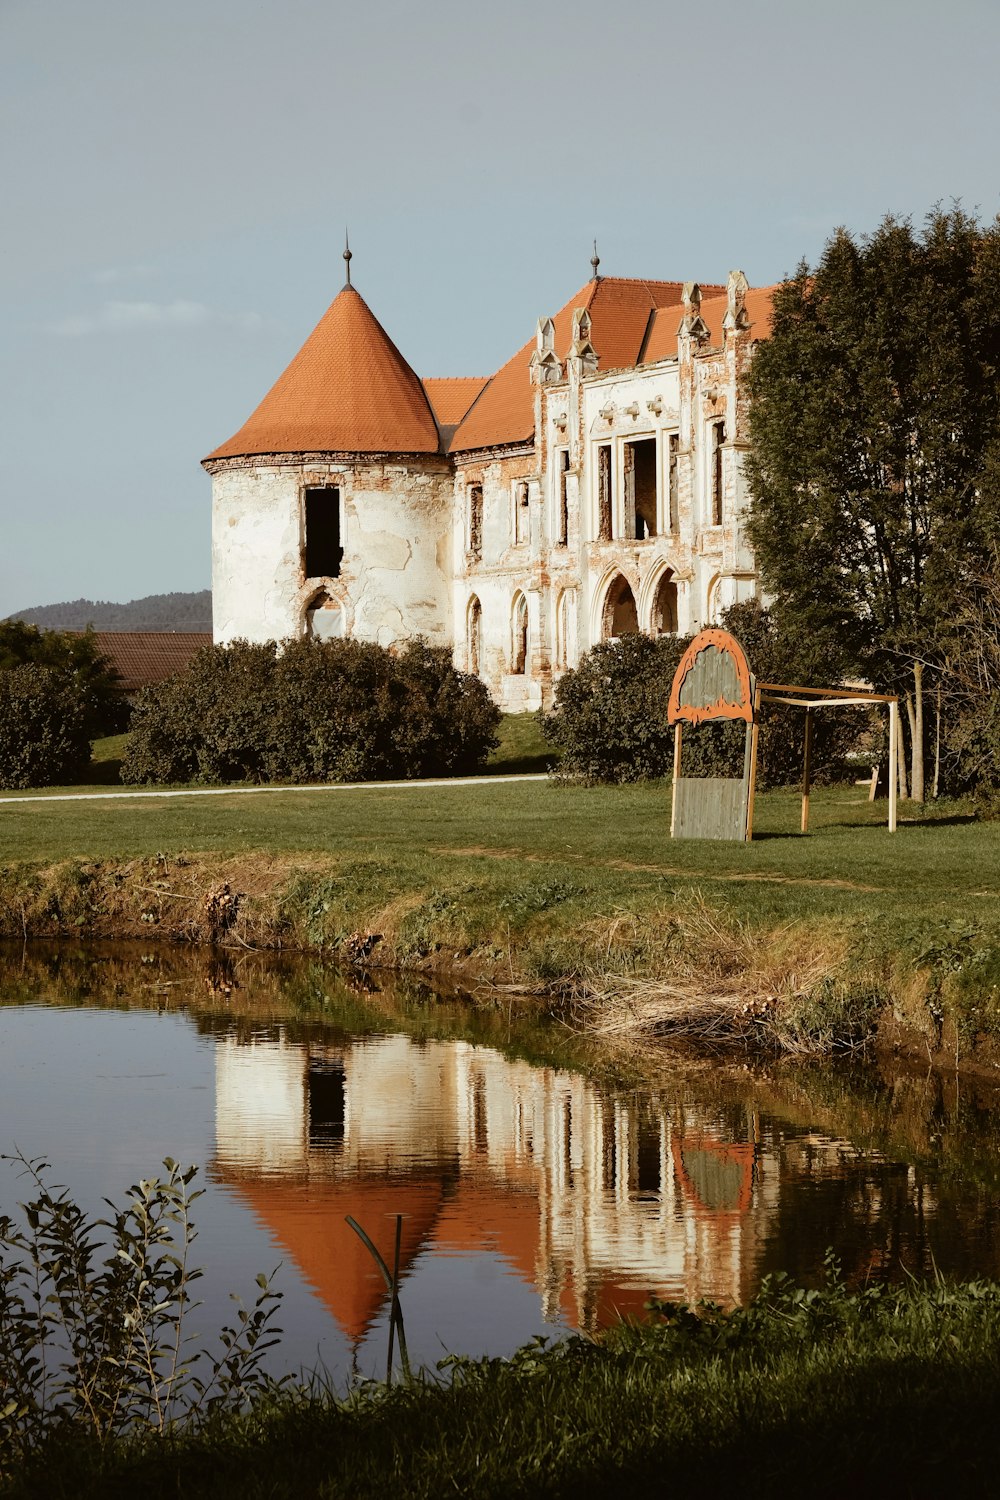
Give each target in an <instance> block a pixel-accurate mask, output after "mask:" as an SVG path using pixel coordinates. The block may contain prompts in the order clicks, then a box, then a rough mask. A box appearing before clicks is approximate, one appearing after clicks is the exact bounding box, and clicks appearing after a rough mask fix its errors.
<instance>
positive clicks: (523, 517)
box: [514, 479, 531, 546]
mask: <svg viewBox="0 0 1000 1500" xmlns="http://www.w3.org/2000/svg"><path fill="white" fill-rule="evenodd" d="M530 532H531V524H530V511H529V508H528V484H527V481H526V480H524V479H521V480H519V481H518V483H517V485H516V487H515V489H514V544H515V546H521V544H522V543H523V542H527V541H530V540H531V535H530Z"/></svg>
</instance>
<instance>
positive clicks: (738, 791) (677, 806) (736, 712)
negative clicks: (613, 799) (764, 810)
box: [667, 629, 899, 841]
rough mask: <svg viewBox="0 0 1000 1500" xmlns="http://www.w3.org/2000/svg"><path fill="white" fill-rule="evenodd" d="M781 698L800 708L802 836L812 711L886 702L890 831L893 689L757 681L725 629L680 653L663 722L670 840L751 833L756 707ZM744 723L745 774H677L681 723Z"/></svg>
mask: <svg viewBox="0 0 1000 1500" xmlns="http://www.w3.org/2000/svg"><path fill="white" fill-rule="evenodd" d="M763 703H779V704H784V705H786V706H788V707H789V708H802V709H805V715H806V732H805V747H804V754H803V766H802V819H801V829H802V832H803V833H807V832H808V831H809V792H810V783H811V777H812V728H813V724H812V716H813V714H814V713H815V711H816V710H817V709H819V708H856V707H862V706H864V705H866V704H872V703H884V704H885V705H886V706H887V708H888V710H889V832H890V833H895V831H896V760H897V754H898V743H899V699H898V698H897V697H896V696H895V695H894V694H889V693H870V692H867V691H865V690H863V689H860V688H846V689H845V688H808V687H798V686H795V685H792V684H789V683H783V682H757V681H756V679H755V678H754V677H753V675H752V673H751V671H750V668H749V665H748V663H747V659H746V656H745V655H744V652H743V648H742V647H741V646H740V644H739V642H738V641H737V640H736V639H735V637H734V636H731V635H729V634H728V632H726V631H724V630H715V629H711V630H702V631H701V632H700V633H699V634H698V635H696V636H695V638H694V640H693V641H692V642H691V644H690V645H689V646H688V648H687V650H686V651H685V653H684V655H683V656H682V657H681V660H680V663H679V664H678V667H677V671H676V673H675V674H674V681H673V685H672V687H671V691H670V704H669V707H668V710H667V722H668V723H670V724H672V725H673V726H674V775H673V782H672V786H671V800H670V837H671V838H715V839H735V840H741V841H749V840H750V839H752V838H753V809H754V796H755V792H756V786H757V740H758V734H759V716H760V708H761V705H762V704H763ZM720 719H723V720H724V719H728V720H742V721H743V722H744V723H745V724H746V740H745V745H744V756H743V775H742V776H740V777H724V776H709V777H685V776H682V775H681V754H682V746H683V727H682V726H683V724H684V723H689V724H692V725H695V724H704V723H707V722H710V721H712V720H720Z"/></svg>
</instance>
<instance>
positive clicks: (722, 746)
mask: <svg viewBox="0 0 1000 1500" xmlns="http://www.w3.org/2000/svg"><path fill="white" fill-rule="evenodd" d="M722 623H723V627H724V628H725V629H726V630H728V631H729V632H730V633H731V634H732V635H734V636H735V637H736V639H737V640H738V641H739V642H740V645H741V646H742V647H743V649H744V651H745V652H746V655H747V660H748V661H749V663H750V670H751V671H752V672H753V673H754V674H755V675H756V676H757V677H758V678H759V679H761V680H763V681H766V682H792V683H798V684H802V685H804V686H811V687H825V686H827V685H828V684H829V683H830V682H831V681H836V673H835V670H834V669H833V667H832V665H831V663H829V662H825V661H824V654H823V652H822V651H821V650H819V649H817V648H814V649H813V650H812V651H811V652H805V651H802V650H801V649H799V648H798V643H797V642H789V641H788V640H786V639H785V638H784V637H783V636H782V634H781V633H780V631H779V630H778V628H777V626H776V624H775V622H774V620H773V619H772V617H771V615H770V614H769V612H768V611H767V610H766V609H764V608H762V607H761V605H760V604H759V603H758V602H757V601H756V600H752V601H750V602H748V603H746V604H737V605H734V606H733V607H732V608H730V609H728V610H726V611H725V613H724V615H723V620H722ZM690 640H691V638H690V637H681V636H660V637H659V639H657V640H652V639H650V637H649V636H645V635H626V636H621V637H619V639H618V640H616V641H607V642H604V643H602V644H601V645H598V646H594V647H593V648H592V649H591V650H590V651H588V652H587V654H586V655H585V656H584V657H583V659H582V660H581V662H580V665H579V666H578V667H577V668H576V669H575V670H574V671H571V672H567V673H566V674H565V675H564V676H563V677H562V678H560V680H559V684H558V686H557V688H556V694H555V702H554V704H553V707H552V709H551V710H550V711H549V712H548V713H547V714H543V715H542V720H541V722H542V730H543V733H544V735H545V738H546V739H547V740H548V741H549V743H550V744H552V745H555V746H557V747H558V748H559V749H560V750H561V751H562V752H563V755H562V760H561V762H560V765H559V773H560V775H563V776H569V777H576V778H580V779H582V780H584V781H590V782H626V781H641V780H645V779H647V778H650V777H656V776H667V775H669V774H670V772H671V770H672V768H673V754H674V749H673V747H674V731H673V728H672V726H671V725H669V724H668V723H667V707H668V704H669V702H670V689H671V686H672V683H673V679H674V673H675V672H676V670H677V666H678V663H679V662H680V659H681V656H682V655H683V653H684V651H685V650H686V649H687V647H688V645H689V644H690ZM824 665H825V666H826V670H824ZM802 717H803V716H802V712H801V710H799V711H796V710H795V709H788V708H779V707H765V708H764V710H763V711H762V713H761V716H760V740H759V745H758V774H757V782H758V786H761V787H768V786H780V785H783V784H785V783H786V782H788V781H797V780H798V779H799V777H801V775H802V750H803V733H804V726H803V723H802ZM867 727H868V716H867V713H866V711H865V710H860V711H855V710H844V709H834V710H831V711H830V712H829V713H827V714H817V715H816V716H815V723H814V731H813V754H812V765H813V779H814V781H816V782H824V781H832V780H834V779H836V778H837V777H838V776H842V775H843V774H844V757H845V755H846V753H847V752H848V751H849V750H850V749H851V748H852V746H853V745H854V744H855V743H856V742H857V741H858V737H859V735H860V734H861V733H862V732H863V731H864V730H866V729H867ZM745 746H746V731H745V726H744V724H743V723H742V722H731V721H728V722H726V721H724V722H715V723H708V724H700V725H698V726H697V727H693V726H691V725H688V724H685V725H684V774H685V775H686V776H741V775H742V774H743V763H744V755H745Z"/></svg>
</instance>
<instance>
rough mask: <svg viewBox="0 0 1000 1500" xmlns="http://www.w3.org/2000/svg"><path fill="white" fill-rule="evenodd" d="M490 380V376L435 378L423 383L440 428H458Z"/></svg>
mask: <svg viewBox="0 0 1000 1500" xmlns="http://www.w3.org/2000/svg"><path fill="white" fill-rule="evenodd" d="M488 379H489V376H488V375H455V376H441V377H440V378H438V377H435V378H433V379H431V380H425V381H424V382H423V387H424V390H425V391H426V392H427V399H428V401H429V402H430V403H431V409H432V410H433V412H434V415H435V417H436V418H437V422H438V426H439V427H457V426H458V424H459V422H461V420H462V418H463V417H464V416H465V414H466V412H467V411H468V410H469V407H470V406H471V405H472V403H473V401H475V399H476V397H477V396H478V395H479V393H480V391H481V390H482V388H483V386H484V385H485V384H486V382H487V380H488Z"/></svg>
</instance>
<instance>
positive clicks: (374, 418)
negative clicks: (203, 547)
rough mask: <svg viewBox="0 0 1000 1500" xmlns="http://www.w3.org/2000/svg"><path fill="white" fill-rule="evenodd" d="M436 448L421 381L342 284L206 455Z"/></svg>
mask: <svg viewBox="0 0 1000 1500" xmlns="http://www.w3.org/2000/svg"><path fill="white" fill-rule="evenodd" d="M439 450H440V438H439V436H438V430H437V425H436V423H435V421H434V414H433V412H432V411H431V406H430V402H429V401H428V399H427V394H426V392H425V390H424V387H423V386H422V385H421V383H420V381H419V379H418V378H417V376H416V375H415V374H414V372H413V371H412V370H411V369H410V366H409V365H408V364H407V363H406V360H405V359H404V358H403V356H402V355H401V354H400V352H399V350H398V349H397V348H396V346H395V344H394V343H393V342H392V340H391V339H390V338H389V335H388V334H387V333H386V331H385V329H384V328H383V327H382V325H381V324H380V323H379V321H378V319H377V318H376V317H375V315H374V313H373V312H372V311H371V309H370V308H369V307H368V305H367V303H366V302H365V301H364V299H363V298H362V297H361V296H359V294H358V293H357V292H356V291H355V290H354V288H353V287H351V286H345V287H344V288H343V290H342V291H341V292H340V293H339V294H338V295H337V296H336V297H335V298H334V300H333V302H332V303H331V304H330V306H329V307H328V308H327V310H326V312H325V313H324V314H323V317H322V318H321V319H320V321H319V322H318V323H317V325H316V327H315V328H314V329H313V331H312V333H311V334H310V335H309V337H308V338H307V339H306V341H305V343H304V344H303V345H302V348H301V349H300V350H299V352H298V354H296V356H295V358H294V359H293V360H292V362H291V364H290V365H289V366H288V368H287V370H285V372H284V374H283V375H281V376H279V378H278V379H277V381H276V382H275V384H274V385H273V386H272V387H271V389H270V390H269V391H268V393H267V395H266V396H265V397H264V399H263V401H262V402H261V403H260V405H259V406H258V407H257V410H256V411H255V412H254V413H253V414H252V416H250V417H249V419H248V420H247V421H246V422H245V423H244V424H243V426H242V427H241V428H240V430H239V432H237V433H236V435H235V437H231V438H230V439H229V441H228V443H223V444H222V446H221V447H219V448H216V449H215V451H214V452H213V453H210V454H209V455H208V457H209V459H215V458H237V457H243V456H249V455H251V454H258V453H313V452H334V453H437V452H439Z"/></svg>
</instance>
